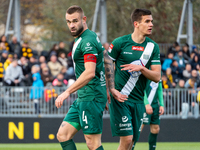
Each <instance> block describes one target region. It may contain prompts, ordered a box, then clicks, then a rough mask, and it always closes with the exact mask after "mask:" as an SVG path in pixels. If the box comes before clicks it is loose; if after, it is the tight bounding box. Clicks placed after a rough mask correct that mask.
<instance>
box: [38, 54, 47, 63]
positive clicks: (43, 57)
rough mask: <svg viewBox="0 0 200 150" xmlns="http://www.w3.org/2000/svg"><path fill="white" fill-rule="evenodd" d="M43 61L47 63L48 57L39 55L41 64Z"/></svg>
mask: <svg viewBox="0 0 200 150" xmlns="http://www.w3.org/2000/svg"><path fill="white" fill-rule="evenodd" d="M42 63H46V58H45V56H40V57H39V64H40V65H41V64H42Z"/></svg>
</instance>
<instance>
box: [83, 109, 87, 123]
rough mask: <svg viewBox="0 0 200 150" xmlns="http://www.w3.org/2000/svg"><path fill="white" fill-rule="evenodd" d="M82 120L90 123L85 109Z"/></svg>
mask: <svg viewBox="0 0 200 150" xmlns="http://www.w3.org/2000/svg"><path fill="white" fill-rule="evenodd" d="M82 120H83V121H85V123H86V124H88V122H87V116H86V115H85V111H83V114H82Z"/></svg>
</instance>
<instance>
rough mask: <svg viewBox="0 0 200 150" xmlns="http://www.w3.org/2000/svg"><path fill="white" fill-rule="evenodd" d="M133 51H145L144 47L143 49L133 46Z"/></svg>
mask: <svg viewBox="0 0 200 150" xmlns="http://www.w3.org/2000/svg"><path fill="white" fill-rule="evenodd" d="M132 50H134V51H144V47H141V46H132Z"/></svg>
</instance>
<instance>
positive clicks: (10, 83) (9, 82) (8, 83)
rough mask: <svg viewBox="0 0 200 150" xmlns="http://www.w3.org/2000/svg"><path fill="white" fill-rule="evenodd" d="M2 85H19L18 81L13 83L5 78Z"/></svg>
mask: <svg viewBox="0 0 200 150" xmlns="http://www.w3.org/2000/svg"><path fill="white" fill-rule="evenodd" d="M3 85H4V86H19V85H20V84H19V83H17V84H15V83H14V82H13V81H11V80H6V81H3Z"/></svg>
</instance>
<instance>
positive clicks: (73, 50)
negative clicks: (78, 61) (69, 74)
mask: <svg viewBox="0 0 200 150" xmlns="http://www.w3.org/2000/svg"><path fill="white" fill-rule="evenodd" d="M81 40H82V38H81V37H80V38H79V39H78V40H77V41H76V42H75V43H74V46H73V49H72V60H73V63H74V72H75V67H76V65H75V62H74V53H75V51H76V48H77V46H78V44H79V43H80V42H81Z"/></svg>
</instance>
